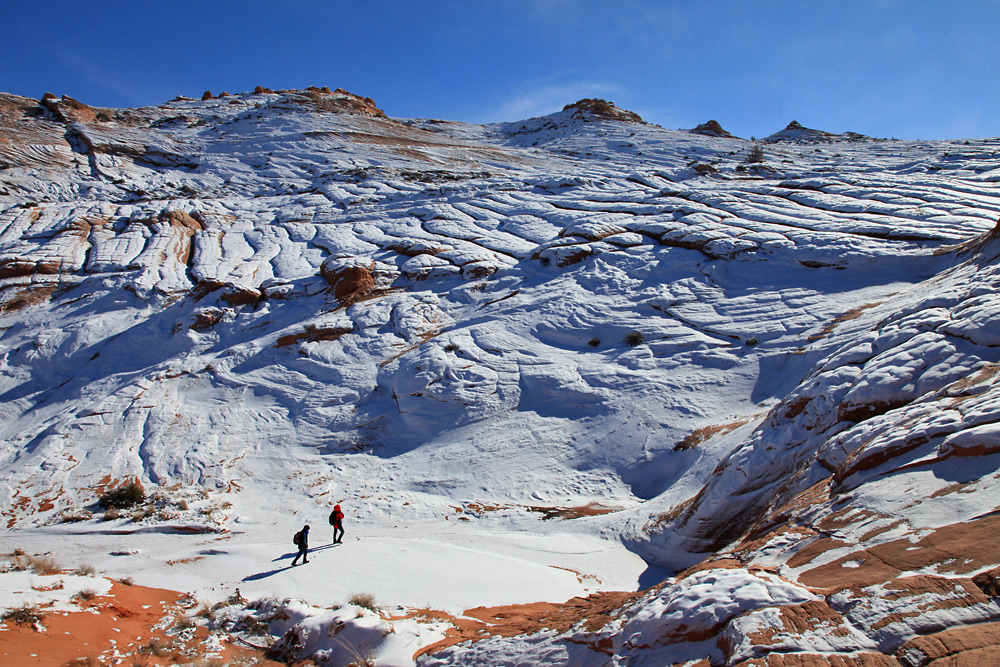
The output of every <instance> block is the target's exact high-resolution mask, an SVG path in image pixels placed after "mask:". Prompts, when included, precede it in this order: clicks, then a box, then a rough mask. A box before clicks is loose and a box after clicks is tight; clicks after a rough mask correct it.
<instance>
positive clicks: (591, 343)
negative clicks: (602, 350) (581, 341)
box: [587, 336, 601, 347]
mask: <svg viewBox="0 0 1000 667" xmlns="http://www.w3.org/2000/svg"><path fill="white" fill-rule="evenodd" d="M600 344H601V339H600V338H597V337H596V336H595V337H594V338H591V339H590V340H589V341H587V345H589V346H590V347H597V346H598V345H600Z"/></svg>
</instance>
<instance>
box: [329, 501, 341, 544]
mask: <svg viewBox="0 0 1000 667" xmlns="http://www.w3.org/2000/svg"><path fill="white" fill-rule="evenodd" d="M330 525H331V526H333V543H334V544H341V543H342V542H343V541H344V513H343V512H341V511H340V505H334V506H333V511H332V512H330ZM338 530H339V531H340V536H339V537H338V536H337V531H338Z"/></svg>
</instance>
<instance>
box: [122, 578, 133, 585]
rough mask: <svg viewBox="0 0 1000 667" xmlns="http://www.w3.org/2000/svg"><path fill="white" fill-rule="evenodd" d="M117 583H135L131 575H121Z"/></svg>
mask: <svg viewBox="0 0 1000 667" xmlns="http://www.w3.org/2000/svg"><path fill="white" fill-rule="evenodd" d="M118 583H119V584H122V585H123V586H131V585H132V584H134V583H135V581H133V579H132V577H122V578H121V579H119V580H118Z"/></svg>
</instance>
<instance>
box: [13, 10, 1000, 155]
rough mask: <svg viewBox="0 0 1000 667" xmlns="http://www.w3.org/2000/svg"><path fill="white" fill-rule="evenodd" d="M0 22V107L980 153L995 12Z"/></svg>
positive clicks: (995, 92) (996, 41)
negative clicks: (248, 106) (866, 142)
mask: <svg viewBox="0 0 1000 667" xmlns="http://www.w3.org/2000/svg"><path fill="white" fill-rule="evenodd" d="M0 22H2V24H3V25H5V26H6V30H4V31H3V33H4V38H3V40H0V91H5V92H11V93H17V94H20V95H26V96H29V97H36V98H37V97H41V96H42V94H43V93H45V92H53V93H56V94H57V95H62V94H66V95H70V96H72V97H75V98H77V99H79V100H81V101H83V102H86V103H89V104H93V105H97V106H114V107H122V106H140V105H148V104H158V103H161V102H165V101H167V100H169V99H171V98H173V97H175V96H177V95H187V96H190V97H197V96H200V95H201V93H202V92H203V91H205V90H211V91H213V92H215V93H218V92H221V91H224V90H225V91H229V92H242V91H249V90H252V89H253V88H254V87H255V86H256V85H258V84H260V85H263V86H266V87H270V88H304V87H306V86H310V85H314V86H330V87H331V88H338V87H339V88H345V89H346V90H349V91H351V92H353V93H357V94H359V95H362V96H366V97H372V98H374V100H375V102H376V103H377V104H378V105H379V107H381V108H382V109H383V110H384V111H385V112H386V113H387V114H389V115H390V116H396V117H407V118H422V117H435V118H446V119H449V120H464V121H470V122H489V121H496V120H520V119H523V118H528V117H531V116H536V115H541V114H545V113H550V112H552V111H557V110H559V109H561V108H562V107H563V106H564V105H565V104H568V103H570V102H574V101H576V100H578V99H580V98H582V97H603V98H605V99H609V100H612V101H614V102H615V103H616V104H617V105H618V106H621V107H624V108H627V109H631V110H632V111H635V112H637V113H639V114H640V115H641V116H642V117H643V118H645V119H646V120H648V121H650V122H653V123H657V124H659V125H662V126H664V127H669V128H682V127H683V128H688V127H693V126H694V125H696V124H698V123H701V122H704V121H706V120H709V119H710V118H714V119H716V120H718V121H719V122H720V123H722V125H723V126H724V127H725V128H726V129H728V130H729V131H731V132H733V133H734V134H737V135H739V136H743V137H747V138H749V137H751V136H758V137H760V136H766V135H768V134H771V133H773V132H776V131H778V130H780V129H781V128H783V127H784V126H785V125H787V124H788V122H789V121H791V120H797V121H799V122H800V123H802V124H803V125H806V126H808V127H814V128H817V129H823V130H828V131H831V132H844V131H847V130H852V131H855V132H862V133H864V134H869V135H872V136H878V137H899V138H905V139H956V138H965V137H987V136H1000V113H998V109H1000V0H948V1H945V0H940V1H931V0H864V1H854V0H838V1H832V0H831V1H825V0H794V1H793V0H730V1H728V2H723V1H717V0H685V1H680V0H678V1H672V0H660V1H656V0H646V1H632V0H607V1H600V0H506V1H500V0H439V1H434V0H427V1H425V2H420V1H418V0H363V1H361V2H354V1H348V0H271V1H270V2H259V1H258V0H240V1H235V0H200V1H199V2H192V1H190V0H169V1H166V2H149V1H144V0H131V1H130V2H120V1H119V0H93V1H92V2H80V1H74V2H64V1H62V0H54V1H48V2H27V1H21V2H15V1H14V0H8V1H7V2H4V3H3V6H2V8H0Z"/></svg>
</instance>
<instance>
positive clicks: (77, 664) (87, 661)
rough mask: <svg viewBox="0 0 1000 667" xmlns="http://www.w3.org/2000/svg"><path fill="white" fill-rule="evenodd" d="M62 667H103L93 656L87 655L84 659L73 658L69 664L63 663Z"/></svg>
mask: <svg viewBox="0 0 1000 667" xmlns="http://www.w3.org/2000/svg"><path fill="white" fill-rule="evenodd" d="M62 667H105V665H104V663H103V662H101V661H100V660H98V659H97V658H95V657H94V656H92V655H88V656H87V657H86V658H73V659H72V660H70V661H69V662H67V663H63V666H62Z"/></svg>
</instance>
